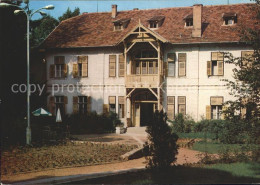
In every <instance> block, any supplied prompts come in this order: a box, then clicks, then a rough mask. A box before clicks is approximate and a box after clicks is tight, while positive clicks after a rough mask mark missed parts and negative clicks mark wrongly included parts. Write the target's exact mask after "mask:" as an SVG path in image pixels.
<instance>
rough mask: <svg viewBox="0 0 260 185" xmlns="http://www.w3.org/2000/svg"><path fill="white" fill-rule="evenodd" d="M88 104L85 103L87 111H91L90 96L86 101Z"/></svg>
mask: <svg viewBox="0 0 260 185" xmlns="http://www.w3.org/2000/svg"><path fill="white" fill-rule="evenodd" d="M87 103H88V104H87V111H88V113H91V104H92V102H91V97H90V96H88V102H87Z"/></svg>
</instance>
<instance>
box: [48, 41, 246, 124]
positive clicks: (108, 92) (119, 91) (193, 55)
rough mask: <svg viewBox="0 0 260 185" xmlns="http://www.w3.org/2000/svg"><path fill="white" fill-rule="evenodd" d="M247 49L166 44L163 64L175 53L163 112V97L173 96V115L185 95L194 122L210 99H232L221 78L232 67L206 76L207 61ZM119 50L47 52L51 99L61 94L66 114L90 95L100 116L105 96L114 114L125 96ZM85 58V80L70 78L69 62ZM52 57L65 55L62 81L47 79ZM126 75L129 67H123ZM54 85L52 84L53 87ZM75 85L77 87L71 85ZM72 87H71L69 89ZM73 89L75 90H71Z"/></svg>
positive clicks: (92, 106) (236, 55)
mask: <svg viewBox="0 0 260 185" xmlns="http://www.w3.org/2000/svg"><path fill="white" fill-rule="evenodd" d="M243 50H250V48H246V47H242V46H239V45H233V46H232V45H213V44H212V45H200V46H199V45H197V46H196V45H183V46H175V45H167V46H165V48H164V53H163V56H164V62H166V59H167V53H176V56H177V58H176V67H175V77H167V78H166V79H165V81H164V101H163V109H164V110H165V111H167V96H175V113H177V98H178V96H186V113H187V114H188V115H190V116H192V117H193V118H194V119H195V120H200V119H201V117H205V112H206V105H209V104H210V97H211V96H223V97H224V101H227V100H231V99H233V97H232V96H230V95H229V90H228V89H227V88H226V87H225V86H224V84H225V82H222V81H221V79H232V74H233V72H232V69H233V68H234V65H231V64H224V75H223V76H208V75H207V61H210V60H211V52H230V53H232V54H233V55H234V56H235V57H240V56H241V51H243ZM178 53H186V54H187V60H186V76H185V77H178V62H177V61H178ZM113 54H115V55H117V65H116V67H117V70H116V73H117V75H116V77H109V55H113ZM120 54H122V50H119V49H111V48H95V49H85V50H78V51H76V50H66V51H62V52H48V53H47V55H46V60H47V79H48V82H47V85H48V92H49V93H51V94H52V95H53V96H57V95H64V96H67V97H68V104H67V105H66V112H67V113H72V111H73V100H72V99H73V96H80V95H85V96H91V99H92V103H91V110H92V111H96V112H97V113H102V111H103V104H108V97H109V96H116V101H117V103H116V106H117V107H116V110H117V111H118V96H125V94H126V92H125V79H124V77H119V75H118V71H119V70H118V61H119V55H120ZM79 55H88V77H84V78H73V75H72V69H73V63H76V62H77V56H79ZM54 56H65V63H66V64H68V76H67V77H66V78H64V79H50V78H49V72H50V71H49V68H50V65H51V64H54ZM127 68H128V72H127V73H128V74H129V72H130V71H129V68H130V66H129V64H128V65H127ZM54 84H55V85H54ZM58 84H59V85H63V86H64V87H63V89H62V88H60V90H59V91H55V92H54V91H53V90H52V89H53V87H56V86H58ZM76 84H78V87H75V85H76ZM73 85H74V87H73ZM73 88H74V89H75V90H74V91H72V90H73Z"/></svg>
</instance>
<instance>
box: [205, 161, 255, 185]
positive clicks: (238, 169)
mask: <svg viewBox="0 0 260 185" xmlns="http://www.w3.org/2000/svg"><path fill="white" fill-rule="evenodd" d="M205 168H208V169H216V170H222V171H225V172H229V173H231V174H232V175H234V176H237V177H239V176H245V177H254V178H259V179H260V173H259V172H260V164H259V163H253V162H252V163H232V164H214V165H211V166H206V167H205ZM259 182H260V181H259Z"/></svg>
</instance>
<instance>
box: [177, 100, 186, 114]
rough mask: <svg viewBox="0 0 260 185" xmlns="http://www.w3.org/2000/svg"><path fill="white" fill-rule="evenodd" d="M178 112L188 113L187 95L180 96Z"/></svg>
mask: <svg viewBox="0 0 260 185" xmlns="http://www.w3.org/2000/svg"><path fill="white" fill-rule="evenodd" d="M178 113H181V114H183V115H185V114H186V97H185V96H179V97H178Z"/></svg>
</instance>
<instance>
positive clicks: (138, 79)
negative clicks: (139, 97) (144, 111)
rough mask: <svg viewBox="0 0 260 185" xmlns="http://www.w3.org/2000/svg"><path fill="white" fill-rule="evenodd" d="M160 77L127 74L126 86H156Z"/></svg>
mask: <svg viewBox="0 0 260 185" xmlns="http://www.w3.org/2000/svg"><path fill="white" fill-rule="evenodd" d="M159 80H160V78H159V77H158V75H157V74H156V75H127V76H126V87H127V88H149V87H158V84H159V83H160V82H159Z"/></svg>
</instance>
